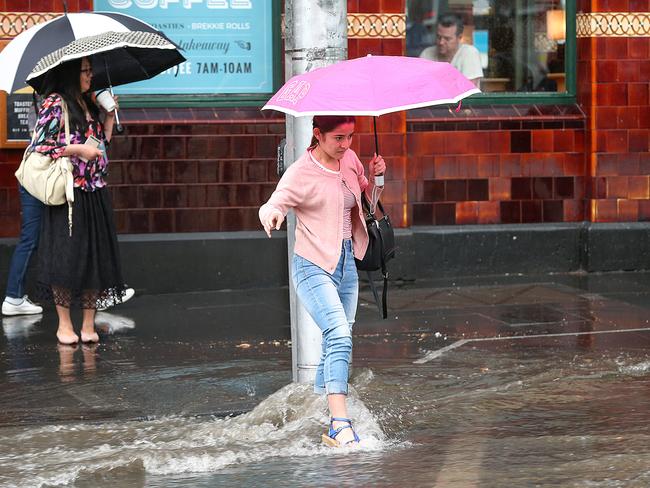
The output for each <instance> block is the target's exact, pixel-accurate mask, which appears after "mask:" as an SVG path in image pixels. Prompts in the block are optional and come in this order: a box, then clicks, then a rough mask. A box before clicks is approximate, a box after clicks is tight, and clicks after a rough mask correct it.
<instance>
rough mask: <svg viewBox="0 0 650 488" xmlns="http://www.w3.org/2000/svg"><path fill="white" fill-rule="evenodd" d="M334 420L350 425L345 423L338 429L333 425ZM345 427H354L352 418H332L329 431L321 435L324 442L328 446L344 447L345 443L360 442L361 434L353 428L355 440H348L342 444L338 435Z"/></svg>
mask: <svg viewBox="0 0 650 488" xmlns="http://www.w3.org/2000/svg"><path fill="white" fill-rule="evenodd" d="M334 422H345V423H347V424H348V425H343V426H341V427H339V428H338V429H334V427H333V424H334ZM343 429H352V420H350V419H344V418H341V417H332V418H331V419H330V428H329V432H328V433H327V434H323V435H322V436H321V439H322V441H323V444H325V445H326V446H328V447H342V446H344V445H347V444H351V443H353V442H359V436H358V435H357V433H356V432H355V431H354V429H352V434H354V440H352V441H348V442H346V443H345V444H341V443H340V442H339V441H337V440H336V436H337V435H339V434H340V433H341V431H342V430H343Z"/></svg>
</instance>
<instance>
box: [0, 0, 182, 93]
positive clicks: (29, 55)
mask: <svg viewBox="0 0 650 488" xmlns="http://www.w3.org/2000/svg"><path fill="white" fill-rule="evenodd" d="M129 31H140V32H153V33H156V34H158V35H159V36H161V37H163V38H164V39H167V40H168V41H169V39H168V38H167V37H166V36H165V35H164V34H163V33H162V32H160V31H158V30H156V29H155V28H154V27H152V26H151V25H149V24H147V23H146V22H142V21H141V20H138V19H136V18H135V17H131V16H130V15H124V14H118V13H114V12H95V13H72V14H65V15H62V16H60V17H57V18H55V19H52V20H49V21H47V22H43V23H42V24H37V25H35V26H33V27H30V28H29V29H27V30H26V31H24V32H22V33H21V34H19V35H18V36H16V37H15V38H14V39H13V40H12V41H11V42H10V43H9V44H7V45H6V46H5V47H4V49H3V50H2V51H1V52H0V66H2V70H1V71H0V90H4V91H6V92H7V93H12V92H15V91H17V90H19V89H21V88H24V87H25V86H26V85H27V83H26V82H25V80H26V78H27V75H29V73H30V72H31V71H32V70H33V69H34V66H36V64H37V63H38V62H39V60H40V59H41V58H42V57H43V56H45V55H47V54H49V53H51V52H52V51H55V50H56V49H59V48H61V47H63V46H66V45H68V44H70V43H71V42H72V41H74V40H75V39H79V38H82V37H88V36H93V35H97V34H100V33H103V32H129ZM169 42H171V41H169Z"/></svg>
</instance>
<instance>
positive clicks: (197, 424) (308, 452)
mask: <svg viewBox="0 0 650 488" xmlns="http://www.w3.org/2000/svg"><path fill="white" fill-rule="evenodd" d="M570 285H571V286H569V285H567V284H562V283H538V284H516V283H515V284H506V285H503V284H501V285H498V286H475V287H453V288H444V289H443V288H426V289H422V288H419V289H409V288H403V289H400V290H394V291H393V295H392V311H393V313H394V315H393V316H392V317H391V318H390V320H389V321H387V322H382V321H379V320H376V318H375V313H376V311H375V310H373V309H372V307H371V306H370V304H369V302H368V301H367V300H366V301H365V302H363V303H362V304H361V310H360V314H359V320H358V323H357V324H356V325H355V328H356V332H355V350H354V369H353V377H352V380H351V383H352V391H351V395H350V414H351V417H352V418H353V419H355V426H356V428H357V431H358V433H359V435H360V437H361V438H362V442H361V444H360V445H359V446H356V447H353V448H348V449H342V450H333V449H328V448H326V447H323V446H322V445H321V444H320V443H319V438H320V433H321V432H322V431H323V430H324V428H325V425H326V422H327V417H326V415H325V412H326V410H325V401H324V399H323V398H322V397H319V396H317V395H314V394H313V393H312V392H311V388H310V387H309V386H307V385H297V384H292V383H290V368H291V358H290V345H289V343H288V341H287V338H286V337H285V336H283V334H284V332H283V330H284V325H286V324H283V323H281V322H282V321H280V322H279V323H278V328H277V330H272V329H270V328H269V329H266V330H265V331H263V332H260V333H258V335H257V337H255V334H254V333H253V332H250V333H248V336H247V337H237V338H235V337H233V333H232V331H231V332H229V333H228V334H227V335H228V336H230V338H229V339H228V338H225V337H222V336H220V335H219V333H216V332H215V334H214V335H213V336H211V337H207V336H206V335H204V340H202V341H196V340H186V341H183V340H179V336H178V335H174V334H172V333H169V334H167V335H164V334H162V333H160V332H159V336H158V337H157V338H156V340H155V341H152V340H150V337H151V336H150V334H149V333H147V332H146V330H148V329H147V327H149V326H148V325H147V322H146V319H144V318H143V317H145V316H146V313H145V312H144V311H142V312H140V311H139V308H137V306H136V307H133V308H126V307H127V306H128V305H129V304H126V305H124V307H125V308H124V312H123V313H124V315H125V316H126V315H129V316H130V317H131V319H132V320H133V322H134V323H133V327H125V328H123V330H121V331H120V330H116V331H114V333H113V334H109V335H107V336H105V340H104V343H103V344H102V345H100V346H97V347H86V346H84V347H81V346H79V347H77V348H75V349H72V350H68V349H65V348H62V347H57V346H55V345H52V344H51V343H49V342H48V341H47V340H46V337H49V336H46V334H45V331H44V330H42V328H44V327H47V325H46V324H45V322H47V320H44V324H34V326H33V327H32V328H31V329H29V328H27V329H16V327H14V328H13V329H12V328H11V325H12V324H11V323H10V322H4V321H3V327H4V331H5V338H4V342H3V343H2V350H3V353H2V364H3V374H4V380H3V381H2V384H1V385H0V388H1V389H0V394H1V395H2V400H0V406H1V407H2V412H4V413H2V414H0V415H2V417H1V418H2V420H3V421H2V423H1V424H0V486H16V487H50V486H74V487H98V486H107V487H108V486H111V487H115V486H118V487H145V486H146V487H181V486H182V487H186V486H192V487H212V486H233V487H240V486H268V487H276V486H277V487H286V486H292V487H293V486H305V487H306V486H310V487H311V486H319V487H321V486H346V485H350V486H351V485H355V486H409V487H410V486H413V487H419V486H423V487H428V486H435V487H459V488H472V487H487V488H492V487H495V488H496V487H528V486H531V487H558V486H562V487H564V486H566V487H585V488H586V487H589V488H591V487H603V488H604V487H648V486H650V463H648V459H650V422H649V420H650V325H649V323H648V319H647V318H646V317H648V312H649V309H648V308H647V307H646V306H643V305H639V303H640V302H643V300H641V299H640V297H642V296H647V295H644V294H647V292H648V289H645V288H643V287H641V286H640V285H639V287H638V288H637V289H635V290H633V291H630V292H629V297H626V296H625V294H624V293H623V291H621V287H615V288H616V289H615V290H612V291H611V293H610V292H609V291H607V290H605V291H603V290H593V289H585V288H587V287H584V286H574V285H575V283H571V284H570ZM644 286H645V285H644ZM212 298H214V297H206V298H205V300H206V303H207V302H208V301H209V299H212ZM627 298H629V299H627ZM165 300H168V298H165ZM227 301H228V300H224V303H225V302H227ZM181 302H182V300H181V301H180V302H178V303H177V302H174V303H176V305H178V306H179V307H181V308H183V306H181V305H179V303H181ZM184 306H185V310H189V309H195V308H198V309H201V306H198V307H197V306H196V303H195V301H192V303H191V304H190V303H186V304H185V305H184ZM224 306H225V305H224ZM204 312H205V310H204ZM140 313H142V316H140V315H139V314H140ZM126 319H128V317H126ZM136 324H137V325H136ZM116 329H119V327H117V328H116ZM138 329H142V332H141V333H140V334H138V333H136V331H137V330H138ZM251 330H252V329H251ZM30 331H31V332H30ZM47 332H48V334H50V335H52V334H53V329H52V327H51V326H50V327H49V330H48V331H47ZM176 334H178V332H176ZM284 335H286V334H284ZM143 337H146V338H147V340H142V338H143Z"/></svg>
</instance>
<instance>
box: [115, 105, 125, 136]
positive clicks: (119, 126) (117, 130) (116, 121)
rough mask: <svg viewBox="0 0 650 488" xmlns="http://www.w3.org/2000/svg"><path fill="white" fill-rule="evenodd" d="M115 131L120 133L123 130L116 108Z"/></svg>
mask: <svg viewBox="0 0 650 488" xmlns="http://www.w3.org/2000/svg"><path fill="white" fill-rule="evenodd" d="M115 131H116V132H117V133H118V134H121V133H122V132H124V127H123V126H122V124H121V123H120V116H119V115H118V113H117V109H115Z"/></svg>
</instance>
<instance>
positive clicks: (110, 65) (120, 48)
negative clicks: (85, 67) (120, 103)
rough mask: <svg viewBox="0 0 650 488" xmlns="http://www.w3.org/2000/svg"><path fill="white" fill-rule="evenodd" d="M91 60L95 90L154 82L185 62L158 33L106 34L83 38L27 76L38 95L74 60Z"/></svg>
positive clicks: (61, 49)
mask: <svg viewBox="0 0 650 488" xmlns="http://www.w3.org/2000/svg"><path fill="white" fill-rule="evenodd" d="M86 57H87V58H90V61H91V63H92V69H93V79H92V86H91V88H92V89H93V90H98V89H100V88H108V87H113V86H117V85H123V84H125V83H133V82H135V81H140V80H146V79H149V78H153V77H154V76H156V75H157V74H158V73H161V72H162V71H164V70H166V69H168V68H171V67H172V66H176V65H177V64H178V63H181V62H183V61H185V58H184V57H183V55H182V54H181V53H180V52H179V51H178V48H177V47H176V45H175V44H173V43H172V42H171V41H169V40H168V39H167V38H163V37H162V36H160V35H158V34H156V33H154V32H140V31H134V32H104V33H102V34H98V35H96V36H89V37H82V38H81V39H77V40H75V41H72V42H71V43H70V44H68V45H67V46H64V47H62V48H60V49H57V50H56V51H54V52H52V53H50V54H48V55H46V56H44V57H42V58H41V60H40V61H39V62H38V64H37V65H36V67H35V68H34V69H33V71H32V72H31V73H30V74H29V75H28V76H27V83H28V84H29V85H30V86H31V87H32V88H34V90H36V91H37V92H38V93H41V91H42V90H41V88H42V87H43V84H44V82H45V80H46V77H47V74H48V72H50V71H51V70H53V69H54V68H56V67H57V66H59V65H61V64H63V63H65V62H66V61H70V60H72V59H80V58H86Z"/></svg>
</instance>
